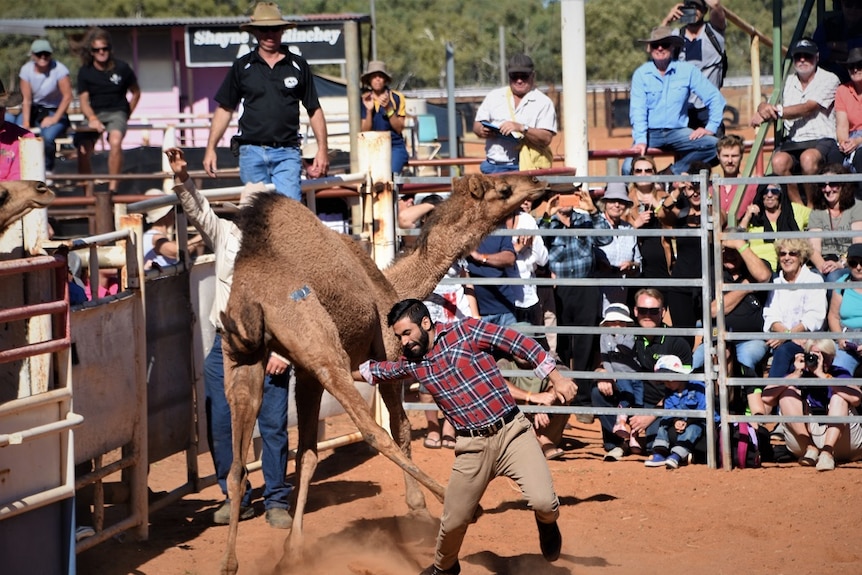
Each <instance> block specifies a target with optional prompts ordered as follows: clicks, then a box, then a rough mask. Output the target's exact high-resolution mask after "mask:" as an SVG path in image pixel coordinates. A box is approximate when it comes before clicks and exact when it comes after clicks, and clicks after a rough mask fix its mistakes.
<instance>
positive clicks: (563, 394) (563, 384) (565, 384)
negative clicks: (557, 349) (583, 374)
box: [548, 369, 578, 405]
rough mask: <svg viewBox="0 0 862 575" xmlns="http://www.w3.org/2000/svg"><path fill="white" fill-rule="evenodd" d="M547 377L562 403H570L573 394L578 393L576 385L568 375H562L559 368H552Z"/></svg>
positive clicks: (573, 396)
mask: <svg viewBox="0 0 862 575" xmlns="http://www.w3.org/2000/svg"><path fill="white" fill-rule="evenodd" d="M548 379H549V380H550V381H551V384H552V385H553V386H554V394H555V395H556V396H557V399H558V400H559V401H560V403H562V404H563V405H568V404H569V403H571V401H572V400H573V399H574V398H575V395H577V394H578V385H577V384H576V383H575V382H574V381H572V380H571V379H569V378H568V377H564V376H563V374H561V373H560V372H559V370H557V369H554V371H552V372H551V373H550V374H549V375H548Z"/></svg>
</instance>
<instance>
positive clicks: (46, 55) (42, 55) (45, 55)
mask: <svg viewBox="0 0 862 575" xmlns="http://www.w3.org/2000/svg"><path fill="white" fill-rule="evenodd" d="M33 55H34V56H36V57H37V58H50V57H51V53H50V52H33Z"/></svg>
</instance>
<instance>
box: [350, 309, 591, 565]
mask: <svg viewBox="0 0 862 575" xmlns="http://www.w3.org/2000/svg"><path fill="white" fill-rule="evenodd" d="M387 320H388V322H389V325H390V326H391V327H392V329H393V330H394V331H395V335H397V336H398V337H399V338H400V339H401V347H402V351H403V353H404V357H402V358H401V359H400V360H399V361H367V362H365V363H363V364H362V365H361V366H359V370H358V371H357V372H354V374H353V375H354V377H355V378H356V379H357V380H364V381H367V382H369V383H370V384H372V385H374V384H377V383H382V382H390V383H400V382H401V381H402V380H404V379H409V378H413V379H415V380H417V381H419V382H420V383H422V384H424V385H425V389H426V390H427V391H428V393H430V394H431V395H432V396H433V398H434V401H435V402H437V405H438V406H439V407H440V409H441V410H442V411H443V415H444V416H445V417H446V418H447V419H448V420H449V421H451V422H452V424H453V425H454V426H455V434H456V437H457V439H456V444H455V463H454V465H453V466H452V475H451V476H450V478H449V485H448V487H447V488H446V498H445V502H444V504H443V516H442V517H441V519H440V531H439V533H438V535H437V550H436V554H435V558H434V564H433V565H431V566H430V567H428V568H427V569H425V570H424V571H422V574H421V575H458V574H459V573H460V572H461V565H460V563H459V562H458V551H459V550H460V549H461V543H462V542H463V540H464V535H465V534H466V533H467V526H468V525H469V524H470V523H471V522H472V520H473V517H474V514H475V513H476V509H477V507H478V505H479V500H480V499H481V498H482V494H483V493H484V492H485V488H486V487H487V486H488V483H490V481H491V479H493V478H494V477H496V476H499V475H504V476H507V477H509V478H511V479H512V480H514V481H515V482H517V483H518V485H519V486H520V488H521V491H522V492H523V494H524V496H525V497H526V498H527V504H528V505H529V506H530V507H531V508H532V509H533V511H534V512H535V514H536V524H537V525H538V529H539V544H540V547H541V549H542V555H543V556H544V557H545V559H547V560H548V561H556V560H557V558H559V556H560V547H561V546H562V536H561V535H560V529H559V527H557V517H559V515H560V511H559V506H560V502H559V500H558V499H557V495H556V493H555V492H554V486H553V482H552V481H551V473H550V470H549V469H548V465H547V461H546V460H545V456H544V455H543V454H542V449H541V448H540V447H539V444H538V442H536V438H535V437H534V434H533V431H532V429H531V426H532V424H531V423H530V421H529V420H528V419H527V418H526V417H525V416H524V415H523V414H522V413H521V411H520V410H519V409H518V407H517V406H516V405H515V400H514V399H513V398H512V396H511V394H510V393H509V391H508V388H507V387H506V381H505V380H504V379H503V376H502V374H501V373H500V369H499V368H498V367H497V363H496V361H495V360H494V356H493V355H492V354H493V352H494V351H495V350H499V351H502V352H504V353H507V354H510V355H513V356H515V357H518V358H521V359H523V360H525V361H527V362H529V363H532V364H533V365H534V366H536V367H535V373H536V376H537V377H540V378H544V377H548V378H549V380H550V382H551V385H552V386H553V391H554V393H555V394H556V395H557V399H558V400H559V402H560V404H568V403H569V402H570V401H571V400H572V398H573V397H574V396H575V393H577V386H576V385H575V383H574V382H573V381H572V380H570V379H568V378H566V377H563V375H562V374H561V373H560V372H559V371H557V368H556V363H555V362H554V359H553V358H552V357H551V356H550V355H549V354H548V353H547V352H545V350H543V349H542V347H541V346H540V345H539V344H538V343H536V342H535V341H534V340H532V339H530V338H527V337H524V336H523V335H521V334H520V333H518V332H517V331H514V330H511V329H508V328H504V327H500V326H497V325H494V324H490V323H487V322H483V321H481V320H477V319H473V318H467V319H464V320H462V321H460V322H455V323H452V324H447V325H435V324H434V323H433V322H432V321H431V317H430V315H429V313H428V309H427V308H426V307H425V305H424V304H423V303H422V302H421V301H419V300H416V299H406V300H403V301H400V302H398V303H396V304H395V305H394V306H393V307H392V310H390V312H389V315H388V317H387Z"/></svg>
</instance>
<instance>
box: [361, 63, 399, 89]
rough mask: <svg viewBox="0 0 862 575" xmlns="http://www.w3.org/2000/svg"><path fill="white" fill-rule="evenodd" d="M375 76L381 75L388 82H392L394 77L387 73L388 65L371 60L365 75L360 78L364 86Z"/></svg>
mask: <svg viewBox="0 0 862 575" xmlns="http://www.w3.org/2000/svg"><path fill="white" fill-rule="evenodd" d="M374 74H381V75H382V76H383V77H384V78H386V82H391V81H392V76H391V75H390V74H389V72H387V71H386V64H385V63H384V62H383V61H382V60H371V61H370V62H369V63H368V66H366V68H365V73H364V74H362V76H361V77H360V78H359V79H360V80H362V83H363V84H367V83H368V81H369V80H370V79H371V76H373V75H374Z"/></svg>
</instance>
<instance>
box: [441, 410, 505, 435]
mask: <svg viewBox="0 0 862 575" xmlns="http://www.w3.org/2000/svg"><path fill="white" fill-rule="evenodd" d="M520 411H521V410H520V409H518V408H517V407H513V408H512V409H511V410H510V411H509V413H507V414H506V415H504V416H503V417H501V418H500V419H498V420H497V421H495V422H494V423H492V424H491V425H486V426H485V427H480V428H479V429H456V430H455V435H459V436H461V437H491V436H492V435H495V434H496V433H497V432H498V431H500V430H501V429H503V426H504V425H506V424H507V423H510V422H511V421H512V420H513V419H515V416H516V415H518V413H519V412H520Z"/></svg>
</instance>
